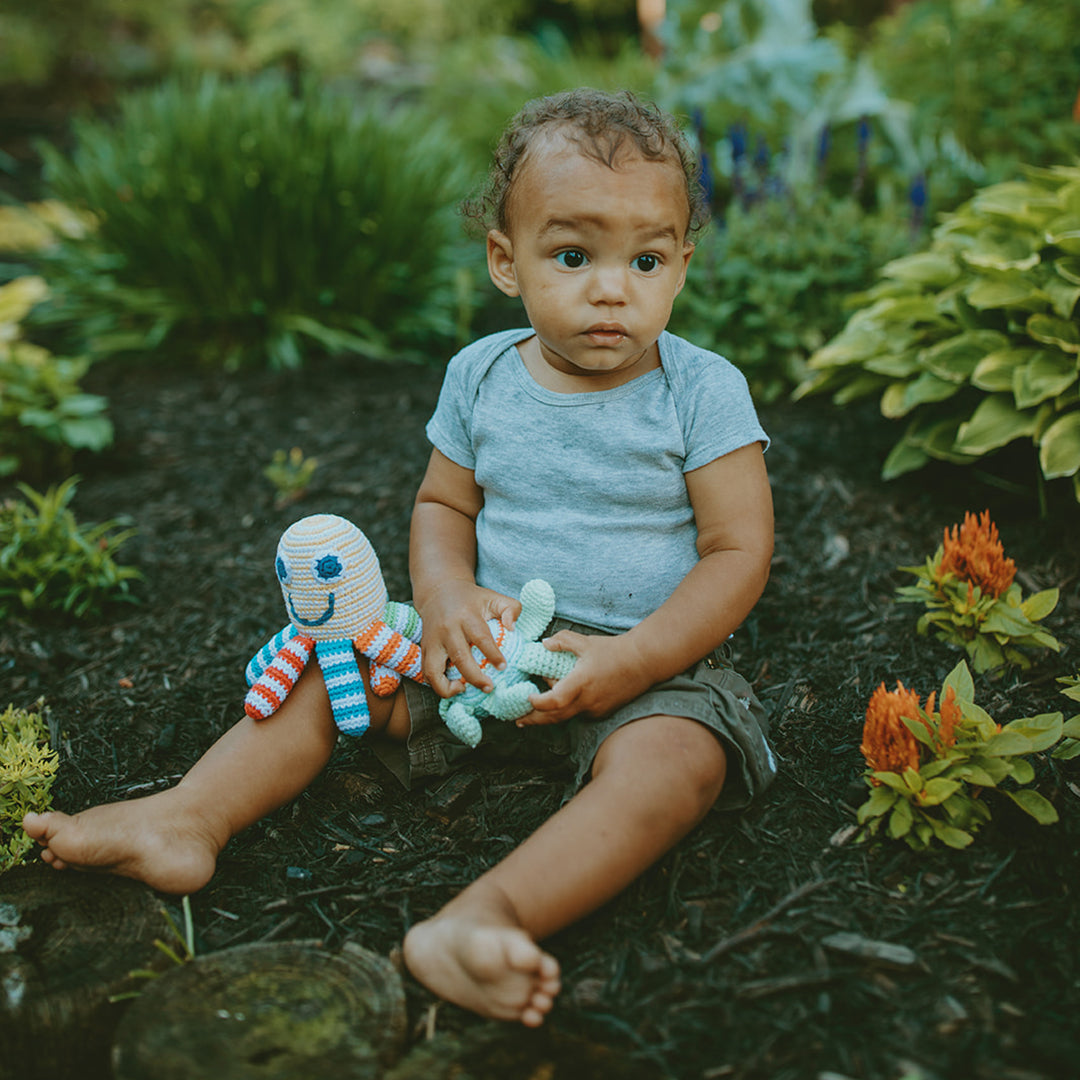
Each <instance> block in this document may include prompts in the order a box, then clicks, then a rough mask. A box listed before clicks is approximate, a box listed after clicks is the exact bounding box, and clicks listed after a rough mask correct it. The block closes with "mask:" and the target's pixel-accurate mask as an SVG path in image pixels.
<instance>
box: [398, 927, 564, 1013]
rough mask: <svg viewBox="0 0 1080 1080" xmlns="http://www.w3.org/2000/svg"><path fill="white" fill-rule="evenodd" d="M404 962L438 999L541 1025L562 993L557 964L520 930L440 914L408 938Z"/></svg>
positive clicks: (413, 930) (414, 928) (414, 930)
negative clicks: (558, 994) (556, 996)
mask: <svg viewBox="0 0 1080 1080" xmlns="http://www.w3.org/2000/svg"><path fill="white" fill-rule="evenodd" d="M405 963H406V964H407V965H408V968H409V970H410V971H411V972H412V973H413V975H414V976H415V977H416V978H417V979H419V980H420V982H422V983H423V984H424V985H425V986H426V987H427V988H428V989H429V990H431V991H433V992H434V993H436V994H438V995H439V997H441V998H445V999H446V1000H447V1001H452V1002H453V1003H454V1004H455V1005H461V1006H462V1007H464V1008H466V1009H471V1010H472V1011H473V1012H476V1013H479V1014H480V1015H481V1016H489V1017H492V1018H493V1019H496V1020H519V1021H521V1023H523V1024H524V1025H525V1026H526V1027H539V1026H540V1025H541V1024H542V1023H543V1022H544V1017H545V1016H546V1015H547V1014H548V1013H549V1012H550V1011H551V1006H552V1005H553V1004H554V1001H555V995H556V994H557V993H558V992H559V988H560V983H559V962H558V961H557V960H556V959H555V957H554V956H551V955H549V954H548V953H546V952H544V951H543V950H542V949H541V948H540V947H539V946H538V945H537V944H536V942H535V941H533V940H532V938H531V937H529V935H528V934H527V933H526V932H525V931H524V930H522V929H520V928H518V927H516V926H504V925H501V924H495V925H490V924H486V923H477V922H475V921H473V920H472V919H470V918H469V917H468V916H455V915H436V916H435V917H434V918H432V919H428V920H427V921H426V922H422V923H418V924H417V925H416V926H414V927H413V928H412V929H411V930H410V931H409V932H408V934H407V935H406V936H405Z"/></svg>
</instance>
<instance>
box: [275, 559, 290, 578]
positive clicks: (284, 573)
mask: <svg viewBox="0 0 1080 1080" xmlns="http://www.w3.org/2000/svg"><path fill="white" fill-rule="evenodd" d="M274 569H275V570H276V571H277V576H278V581H280V582H281V584H282V585H288V584H289V567H288V565H287V564H286V562H285V560H284V559H283V558H282V557H281V556H280V555H279V556H278V557H277V562H276V563H274Z"/></svg>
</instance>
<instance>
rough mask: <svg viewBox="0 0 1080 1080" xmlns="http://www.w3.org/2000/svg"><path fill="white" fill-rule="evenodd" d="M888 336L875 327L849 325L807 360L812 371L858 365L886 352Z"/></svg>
mask: <svg viewBox="0 0 1080 1080" xmlns="http://www.w3.org/2000/svg"><path fill="white" fill-rule="evenodd" d="M888 344H889V341H888V335H887V334H886V333H885V332H884V331H883V330H881V329H880V328H878V327H875V326H867V325H865V324H864V325H861V326H853V325H851V324H849V325H848V326H847V327H846V328H845V329H844V330H842V331H841V332H840V333H839V334H838V335H837V336H836V337H834V338H833V339H832V341H830V342H828V344H826V345H823V346H822V347H821V348H820V349H818V350H817V351H816V352H815V353H814V354H813V355H812V356H811V357H810V359H809V361H808V364H809V366H810V367H811V368H812V369H814V370H820V369H822V368H830V367H840V366H843V365H845V364H858V363H860V362H861V361H863V360H868V359H870V358H871V357H873V356H877V355H879V354H880V353H882V352H887V350H888Z"/></svg>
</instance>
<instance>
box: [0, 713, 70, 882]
mask: <svg viewBox="0 0 1080 1080" xmlns="http://www.w3.org/2000/svg"><path fill="white" fill-rule="evenodd" d="M38 709H39V711H38V712H27V711H26V710H25V709H16V708H15V706H14V705H9V706H8V708H7V711H6V712H5V713H4V714H3V715H2V716H0V873H2V872H3V871H4V870H8V869H10V868H11V867H12V866H16V865H17V864H18V863H20V862H22V860H23V858H24V857H25V855H26V853H27V852H28V851H29V850H30V849H31V848H32V847H33V846H34V842H33V841H32V840H31V839H30V837H28V836H27V835H26V833H24V832H23V831H22V827H21V822H22V819H23V816H24V815H25V814H27V813H29V812H30V811H35V812H41V811H42V810H47V809H48V808H49V805H50V791H51V789H52V784H53V780H54V778H55V776H56V764H57V756H56V751H55V750H52V749H50V748H49V733H48V729H47V727H46V726H45V719H44V709H43V708H42V704H41V702H38Z"/></svg>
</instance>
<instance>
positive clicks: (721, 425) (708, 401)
mask: <svg viewBox="0 0 1080 1080" xmlns="http://www.w3.org/2000/svg"><path fill="white" fill-rule="evenodd" d="M693 353H694V355H692V356H688V357H687V363H686V364H685V365H680V368H681V370H680V376H681V378H680V380H679V381H680V382H681V383H682V385H681V387H680V388H679V393H678V398H679V404H678V410H679V415H680V419H681V422H682V427H683V438H684V440H685V445H686V456H685V460H684V463H683V471H684V472H690V471H691V470H692V469H699V468H701V466H703V465H708V464H709V462H710V461H715V460H716V458H718V457H723V456H724V455H725V454H730V453H731V452H732V451H733V450H738V449H740V448H741V447H743V446H749V445H750V444H751V443H755V442H760V443H761V446H762V449H763V450H764V449H767V448H768V445H769V436H768V435H767V434H766V433H765V429H764V428H763V427H762V426H761V421H760V420H759V419H758V415H757V410H756V409H755V408H754V402H753V399H752V398H751V396H750V387H749V386H748V385H747V382H746V377H745V376H744V375H743V373H742V372H741V371H740V370H739V369H738V368H737V367H735V365H734V364H732V363H731V362H730V361H729V360H725V359H724V358H723V357H722V356H718V355H716V353H711V352H708V351H706V350H704V349H694V350H693Z"/></svg>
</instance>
